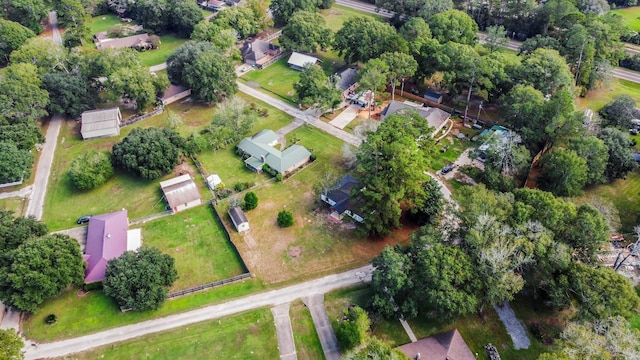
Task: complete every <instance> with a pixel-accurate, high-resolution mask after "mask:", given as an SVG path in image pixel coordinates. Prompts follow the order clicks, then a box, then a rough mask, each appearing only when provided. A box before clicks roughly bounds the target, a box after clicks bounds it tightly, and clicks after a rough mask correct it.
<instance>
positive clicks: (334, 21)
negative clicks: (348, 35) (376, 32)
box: [320, 5, 384, 32]
mask: <svg viewBox="0 0 640 360" xmlns="http://www.w3.org/2000/svg"><path fill="white" fill-rule="evenodd" d="M320 13H321V14H322V16H324V18H325V19H326V20H327V26H328V27H329V29H331V30H333V32H336V31H338V30H340V28H342V24H344V22H345V21H347V20H348V19H349V18H351V17H355V16H366V17H370V18H372V19H376V20H380V21H384V18H383V17H382V16H380V15H374V14H371V13H368V12H364V11H360V10H355V9H351V8H348V7H344V6H340V5H333V6H332V7H331V8H330V9H325V10H320Z"/></svg>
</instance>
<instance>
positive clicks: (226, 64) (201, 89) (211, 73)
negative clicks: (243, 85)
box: [182, 50, 238, 103]
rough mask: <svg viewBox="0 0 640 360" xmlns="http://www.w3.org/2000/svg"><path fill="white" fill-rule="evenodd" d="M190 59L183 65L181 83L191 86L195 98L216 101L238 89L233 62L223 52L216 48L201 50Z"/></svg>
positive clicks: (210, 101) (231, 94) (209, 101)
mask: <svg viewBox="0 0 640 360" xmlns="http://www.w3.org/2000/svg"><path fill="white" fill-rule="evenodd" d="M192 61H193V62H192V63H187V64H186V65H185V66H184V71H183V73H182V80H183V82H182V83H183V84H184V85H185V86H187V87H189V88H191V91H192V92H193V95H194V97H195V98H196V99H198V100H201V101H204V102H207V103H216V102H218V101H219V100H221V99H223V98H225V97H229V96H233V95H234V94H235V93H236V91H238V84H236V72H235V71H234V69H233V64H232V62H231V60H230V59H229V58H227V57H226V56H224V55H223V54H221V53H219V52H218V51H216V50H207V51H202V52H200V53H198V54H197V55H196V57H195V59H193V60H192Z"/></svg>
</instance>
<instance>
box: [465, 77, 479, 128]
mask: <svg viewBox="0 0 640 360" xmlns="http://www.w3.org/2000/svg"><path fill="white" fill-rule="evenodd" d="M475 80H476V69H475V66H474V67H473V71H472V72H471V83H469V91H468V92H467V106H466V107H465V108H464V118H463V120H462V123H463V124H464V122H465V121H467V113H468V112H469V101H470V100H471V92H472V91H473V82H474V81H475Z"/></svg>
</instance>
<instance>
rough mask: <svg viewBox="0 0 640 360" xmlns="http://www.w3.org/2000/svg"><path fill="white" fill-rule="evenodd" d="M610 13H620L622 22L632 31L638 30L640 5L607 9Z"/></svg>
mask: <svg viewBox="0 0 640 360" xmlns="http://www.w3.org/2000/svg"><path fill="white" fill-rule="evenodd" d="M609 12H610V13H612V14H616V15H620V16H621V17H622V22H623V24H624V25H625V26H626V27H627V28H629V29H630V30H633V31H640V19H639V18H640V6H631V7H627V8H621V9H616V10H611V11H609Z"/></svg>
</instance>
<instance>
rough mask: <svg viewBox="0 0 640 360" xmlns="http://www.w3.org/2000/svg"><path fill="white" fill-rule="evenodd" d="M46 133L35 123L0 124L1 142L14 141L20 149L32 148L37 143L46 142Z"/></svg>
mask: <svg viewBox="0 0 640 360" xmlns="http://www.w3.org/2000/svg"><path fill="white" fill-rule="evenodd" d="M44 140H45V139H44V135H42V133H41V132H40V128H39V127H38V126H37V125H36V124H35V123H19V124H13V125H0V143H2V142H10V143H14V144H15V145H16V147H17V148H18V150H27V151H29V150H31V149H33V147H34V146H35V145H36V144H42V143H44Z"/></svg>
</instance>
